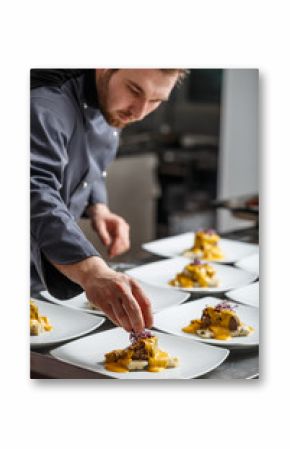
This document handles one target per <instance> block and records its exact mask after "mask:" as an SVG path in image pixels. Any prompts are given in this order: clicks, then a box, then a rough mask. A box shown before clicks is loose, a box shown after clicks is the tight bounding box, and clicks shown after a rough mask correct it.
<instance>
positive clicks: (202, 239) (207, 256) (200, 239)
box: [185, 231, 224, 261]
mask: <svg viewBox="0 0 290 449" xmlns="http://www.w3.org/2000/svg"><path fill="white" fill-rule="evenodd" d="M219 240H220V237H219V235H218V234H216V233H207V232H205V231H198V232H197V233H196V234H195V240H194V245H193V247H192V248H190V249H189V250H187V251H185V254H186V253H188V255H190V253H193V254H195V255H196V256H198V257H200V258H202V259H203V260H208V261H210V260H222V259H224V254H223V252H222V250H221V248H220V247H219Z"/></svg>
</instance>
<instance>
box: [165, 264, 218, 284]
mask: <svg viewBox="0 0 290 449" xmlns="http://www.w3.org/2000/svg"><path fill="white" fill-rule="evenodd" d="M219 284H220V283H219V280H218V278H217V275H216V270H215V268H214V267H213V266H212V265H210V264H208V263H202V262H201V261H200V260H199V259H194V260H193V262H191V263H189V264H187V265H185V267H184V269H183V270H182V271H181V272H180V273H177V275H176V276H175V277H174V279H171V280H170V281H169V285H172V286H173V287H183V288H194V287H218V286H219Z"/></svg>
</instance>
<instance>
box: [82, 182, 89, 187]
mask: <svg viewBox="0 0 290 449" xmlns="http://www.w3.org/2000/svg"><path fill="white" fill-rule="evenodd" d="M86 187H88V183H87V182H86V181H84V182H83V188H84V189H85V188H86Z"/></svg>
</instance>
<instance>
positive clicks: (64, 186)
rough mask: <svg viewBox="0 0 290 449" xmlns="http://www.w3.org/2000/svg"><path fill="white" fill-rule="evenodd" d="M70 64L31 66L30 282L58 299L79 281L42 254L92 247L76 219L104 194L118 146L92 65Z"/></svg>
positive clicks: (90, 251)
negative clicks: (99, 101)
mask: <svg viewBox="0 0 290 449" xmlns="http://www.w3.org/2000/svg"><path fill="white" fill-rule="evenodd" d="M50 72H54V73H53V77H52V78H53V79H52V80H51V77H50ZM57 72H60V73H61V75H62V76H61V77H60V78H61V79H59V78H58V73H57ZM66 72H67V73H66ZM69 72H74V71H66V70H59V71H57V70H53V71H43V70H39V71H38V70H32V71H31V79H32V90H31V262H32V266H31V274H32V282H31V290H32V293H36V292H39V291H40V290H41V289H44V288H45V289H47V290H48V291H49V292H50V293H51V294H52V295H54V296H56V297H58V298H63V299H67V298H70V297H72V296H74V295H76V294H78V293H80V292H81V288H80V287H79V286H78V285H76V284H75V283H73V282H71V281H70V280H68V279H67V278H66V277H65V276H63V275H62V274H61V273H60V272H59V271H58V270H56V269H55V268H54V267H53V265H52V264H51V263H50V262H49V261H53V262H56V263H59V264H70V263H75V262H79V261H81V260H83V259H85V258H87V257H90V256H98V255H99V254H98V252H97V251H96V249H95V248H94V246H93V245H92V244H91V243H90V242H89V241H88V240H87V238H86V237H85V236H84V234H83V232H82V231H81V229H80V228H79V226H78V225H77V222H76V220H78V219H79V218H80V217H81V216H82V215H83V214H84V212H85V209H86V207H87V206H88V205H90V204H95V203H105V202H106V201H107V198H106V188H105V179H104V178H105V176H106V167H107V166H108V164H109V163H110V162H111V161H112V160H113V159H114V157H115V155H116V151H117V146H118V131H117V130H116V129H115V128H113V127H111V126H110V125H108V123H107V122H106V121H105V119H104V116H103V115H102V113H101V111H100V109H99V108H98V104H97V93H96V87H95V78H94V76H95V71H94V70H83V71H81V70H78V71H75V72H77V74H73V76H71V75H70V73H69ZM46 73H48V79H47V80H46V76H45V74H46ZM63 75H65V76H63ZM38 78H40V80H41V81H40V82H39V83H37V82H36V83H35V80H37V79H38Z"/></svg>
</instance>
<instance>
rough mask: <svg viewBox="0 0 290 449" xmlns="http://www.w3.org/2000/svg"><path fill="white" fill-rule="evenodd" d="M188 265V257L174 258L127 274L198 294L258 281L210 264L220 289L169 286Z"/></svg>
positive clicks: (157, 285)
mask: <svg viewBox="0 0 290 449" xmlns="http://www.w3.org/2000/svg"><path fill="white" fill-rule="evenodd" d="M188 263H189V261H188V259H187V258H186V257H174V258H172V259H165V260H160V261H158V262H152V263H148V264H146V265H140V266H139V267H136V268H132V269H130V270H127V271H126V273H127V274H129V275H130V276H132V277H133V278H136V279H137V280H139V281H143V282H146V283H147V284H151V285H155V286H156V287H163V288H166V289H169V290H172V289H174V290H184V291H190V292H198V293H214V292H216V293H220V292H225V291H227V290H231V289H234V288H238V287H242V286H244V285H247V284H250V283H251V282H253V281H254V280H255V279H256V275H254V274H252V273H249V272H248V271H243V270H240V269H239V268H235V267H230V266H227V265H222V264H214V263H210V264H211V265H212V266H214V268H215V269H216V272H217V277H218V279H219V280H220V286H219V287H196V288H182V287H173V286H171V285H168V282H169V281H170V280H171V279H173V278H174V277H175V275H176V274H177V273H179V272H181V271H182V270H183V268H184V267H185V265H187V264H188Z"/></svg>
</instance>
